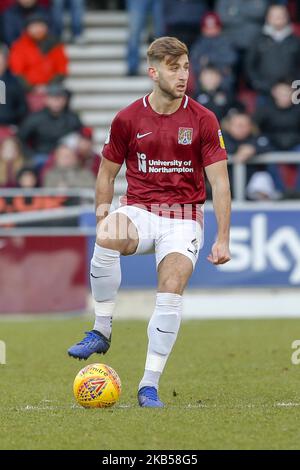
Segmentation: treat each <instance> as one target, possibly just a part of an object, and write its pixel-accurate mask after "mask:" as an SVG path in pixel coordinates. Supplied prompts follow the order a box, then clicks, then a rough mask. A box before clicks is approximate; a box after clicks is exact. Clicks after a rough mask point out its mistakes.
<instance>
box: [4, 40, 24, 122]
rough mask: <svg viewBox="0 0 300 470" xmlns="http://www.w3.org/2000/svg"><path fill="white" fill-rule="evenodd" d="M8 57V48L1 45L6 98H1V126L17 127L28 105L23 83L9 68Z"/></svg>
mask: <svg viewBox="0 0 300 470" xmlns="http://www.w3.org/2000/svg"><path fill="white" fill-rule="evenodd" d="M7 55H8V49H7V47H6V46H5V45H1V44H0V80H1V82H2V83H3V84H4V87H5V96H4V97H1V98H3V99H1V105H0V126H12V125H15V126H16V125H18V124H19V123H20V122H21V120H22V119H23V118H24V117H25V115H26V112H27V104H26V99H25V92H24V89H23V87H22V85H21V83H20V82H19V80H18V78H17V77H15V76H14V75H13V74H12V73H11V72H10V70H9V69H8V67H7ZM4 87H3V88H2V90H4ZM3 101H5V103H4V102H3Z"/></svg>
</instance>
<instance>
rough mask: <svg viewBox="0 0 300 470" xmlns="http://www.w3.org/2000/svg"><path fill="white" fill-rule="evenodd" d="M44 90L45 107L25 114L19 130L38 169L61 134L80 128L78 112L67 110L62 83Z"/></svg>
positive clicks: (66, 100) (65, 94) (66, 98)
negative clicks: (25, 116)
mask: <svg viewBox="0 0 300 470" xmlns="http://www.w3.org/2000/svg"><path fill="white" fill-rule="evenodd" d="M47 93H48V94H47V97H46V107H45V108H44V109H43V110H42V111H38V112H36V113H32V114H31V115H30V116H28V117H27V118H26V119H25V121H24V122H23V124H22V126H21V127H20V129H19V137H20V139H21V141H22V143H23V145H24V148H25V149H26V153H27V155H28V156H30V157H31V158H32V159H33V163H34V165H36V166H38V167H39V168H41V166H43V164H45V162H46V161H47V159H48V157H49V154H50V153H51V152H53V150H54V149H55V147H56V146H57V144H58V142H59V140H60V139H61V138H62V137H64V136H66V135H67V134H69V133H71V132H79V131H80V129H81V128H82V124H81V121H80V119H79V117H78V115H77V114H76V113H74V112H73V111H71V110H70V109H69V99H70V94H69V92H68V91H67V90H66V89H65V88H63V86H62V85H60V84H53V85H50V86H49V87H48V92H47Z"/></svg>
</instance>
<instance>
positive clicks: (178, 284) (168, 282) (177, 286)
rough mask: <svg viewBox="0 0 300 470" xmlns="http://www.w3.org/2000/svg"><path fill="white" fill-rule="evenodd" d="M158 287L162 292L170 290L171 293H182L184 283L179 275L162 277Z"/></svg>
mask: <svg viewBox="0 0 300 470" xmlns="http://www.w3.org/2000/svg"><path fill="white" fill-rule="evenodd" d="M158 289H159V291H160V292H169V293H170V294H179V295H181V294H182V291H183V285H182V281H181V279H180V278H179V277H178V278H175V277H166V278H164V279H161V281H160V283H159V286H158Z"/></svg>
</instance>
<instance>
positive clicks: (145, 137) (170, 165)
mask: <svg viewBox="0 0 300 470" xmlns="http://www.w3.org/2000/svg"><path fill="white" fill-rule="evenodd" d="M102 153H103V156H104V157H105V158H107V159H108V160H110V161H112V162H115V163H118V164H120V165H121V164H122V163H123V162H124V160H125V162H126V167H127V170H126V179H127V182H128V188H127V194H126V198H125V200H126V201H125V203H126V204H129V205H133V204H134V205H139V206H143V207H144V208H146V209H147V210H151V211H153V212H156V213H159V214H160V215H165V214H163V211H162V210H161V209H160V210H157V207H159V206H160V207H161V206H163V207H164V206H165V207H167V206H176V205H180V206H181V207H183V205H188V207H191V206H192V207H193V210H192V213H193V214H194V208H195V207H196V205H199V204H203V203H204V201H205V198H206V192H205V180H204V172H203V169H204V167H206V166H208V165H211V164H212V163H216V162H218V161H220V160H225V159H226V158H227V154H226V150H225V147H224V143H223V138H222V134H221V131H220V126H219V123H218V121H217V119H216V117H215V115H214V114H213V113H212V112H211V111H209V110H208V109H206V108H204V107H203V106H202V105H200V104H199V103H197V102H196V101H194V100H193V99H191V98H189V97H188V96H186V95H185V96H184V98H183V99H182V102H181V105H180V107H179V109H178V110H177V111H175V112H174V113H172V114H158V113H156V112H155V111H154V110H153V109H152V108H151V106H150V104H149V100H148V96H145V97H144V98H141V99H139V100H137V101H135V102H134V103H132V104H131V105H130V106H128V107H126V108H124V109H123V110H121V111H120V112H119V113H118V114H117V115H116V117H115V118H114V120H113V122H112V125H111V129H110V133H109V135H108V137H107V140H106V142H105V145H104V147H103V151H102ZM185 212H186V211H185ZM187 212H188V211H187ZM173 216H175V217H177V216H178V215H173ZM183 216H184V217H185V218H186V217H187V218H190V217H189V216H187V215H186V214H185V215H183ZM180 217H181V215H180ZM193 218H194V216H193Z"/></svg>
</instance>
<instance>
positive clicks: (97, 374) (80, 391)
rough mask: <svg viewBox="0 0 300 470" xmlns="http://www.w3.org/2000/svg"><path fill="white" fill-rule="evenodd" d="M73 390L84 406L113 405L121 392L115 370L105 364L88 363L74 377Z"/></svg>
mask: <svg viewBox="0 0 300 470" xmlns="http://www.w3.org/2000/svg"><path fill="white" fill-rule="evenodd" d="M73 392H74V396H75V399H76V401H77V403H79V405H81V406H83V407H84V408H107V407H109V406H113V405H114V404H115V403H116V402H117V401H118V399H119V397H120V394H121V381H120V378H119V376H118V374H117V373H116V371H115V370H114V369H113V368H112V367H109V366H107V365H105V364H90V365H88V366H86V367H84V368H83V369H81V370H80V371H79V372H78V374H77V375H76V377H75V380H74V385H73Z"/></svg>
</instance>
